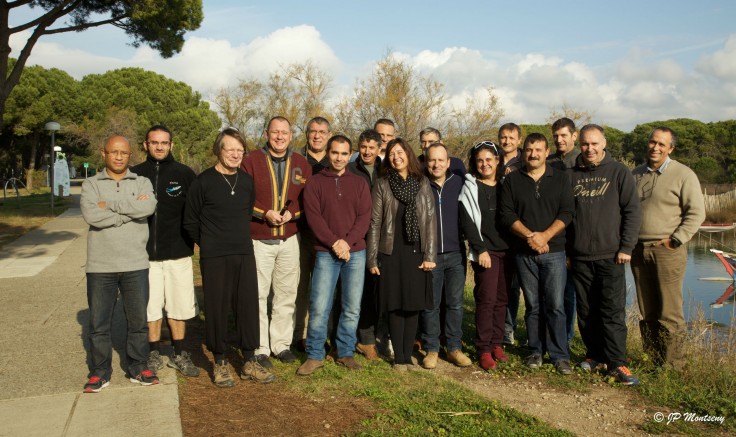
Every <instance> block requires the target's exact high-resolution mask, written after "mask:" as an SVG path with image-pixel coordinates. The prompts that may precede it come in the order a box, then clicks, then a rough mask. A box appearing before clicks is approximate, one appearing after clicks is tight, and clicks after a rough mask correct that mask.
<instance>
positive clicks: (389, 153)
mask: <svg viewBox="0 0 736 437" xmlns="http://www.w3.org/2000/svg"><path fill="white" fill-rule="evenodd" d="M552 131H553V136H554V142H555V145H556V152H555V154H554V155H550V153H549V144H548V142H547V139H546V138H545V137H544V136H543V135H541V134H538V133H532V134H529V135H528V136H527V137H526V138H524V140H523V143H522V131H521V128H520V127H519V126H518V125H516V124H513V123H508V124H505V125H503V126H501V128H500V129H499V134H498V144H497V143H495V142H493V141H481V142H479V143H477V144H475V145H473V146H472V147H471V148H470V150H469V153H468V157H467V165H468V167H467V171H466V167H465V164H464V163H463V161H462V160H460V159H458V158H456V157H452V156H450V153H449V150H448V148H447V147H446V146H445V145H444V144H443V143H442V138H441V134H440V132H439V131H438V130H436V129H434V128H427V129H424V130H423V131H422V132H421V133H420V138H419V140H420V144H421V149H422V153H421V154H420V155H419V156H418V157H417V156H416V155H415V153H414V151H413V148H412V147H411V145H410V144H409V142H408V141H407V140H405V139H403V138H401V137H398V136H397V135H396V125H395V123H394V122H393V121H391V120H389V119H379V120H378V121H377V122H376V123H375V125H374V128H373V129H368V130H366V131H364V132H362V133H361V134H360V136H359V137H358V139H357V145H356V146H357V147H353V142H352V141H351V139H350V138H348V137H347V136H344V135H339V134H338V135H332V133H331V129H330V123H329V121H328V120H327V119H325V118H323V117H315V118H313V119H312V120H310V121H309V122H308V124H307V126H306V137H307V145H306V146H305V148H304V150H302V151H301V153H298V152H297V151H295V150H294V149H293V148H292V147H291V142H292V135H293V129H292V126H291V124H290V122H289V120H287V119H286V118H284V117H280V116H277V117H273V118H272V119H271V120H270V121H269V122H268V124H267V127H266V129H265V131H264V137H265V145H264V146H263V147H262V148H260V149H257V150H253V151H250V152H249V153H246V152H247V148H246V143H245V140H244V138H243V137H242V135H241V134H240V133H239V132H238V131H237V130H236V129H233V128H226V129H223V130H222V131H221V132H220V133H219V135H218V136H217V138H216V139H215V141H214V145H213V154H214V155H215V157H216V158H217V162H216V164H215V165H214V166H213V167H211V168H208V169H207V170H205V171H203V172H202V173H201V174H200V175H199V176H195V174H194V172H193V171H192V170H191V169H189V168H188V167H187V166H185V165H183V164H181V163H178V162H176V161H175V160H174V158H173V155H172V154H171V150H172V148H173V147H174V143H173V138H172V133H171V131H170V130H169V129H168V128H166V127H165V126H162V125H156V126H153V127H151V128H150V129H149V130H148V132H147V133H146V138H145V141H144V143H143V147H144V149H145V150H146V152H147V159H146V161H145V162H143V163H141V164H139V165H137V166H135V167H132V168H130V169H129V168H128V162H129V159H130V156H131V146H130V144H129V143H128V141H127V140H126V139H125V138H124V137H121V136H113V137H111V138H110V139H108V141H107V142H106V144H105V146H104V148H103V151H102V154H103V157H104V160H105V169H104V170H103V171H101V172H99V173H98V174H97V175H95V176H94V177H92V178H90V179H88V180H86V181H85V182H84V184H83V186H82V200H81V208H82V213H83V216H84V218H85V220H86V221H87V223H88V224H89V225H90V232H89V237H88V260H87V267H86V271H87V294H88V302H89V308H90V332H89V337H90V372H89V375H88V381H87V383H86V384H85V387H84V391H85V392H99V391H100V390H102V389H103V388H104V387H106V386H107V385H108V384H109V380H110V376H111V373H112V365H111V364H112V363H111V361H112V360H111V359H112V346H111V341H110V328H111V322H112V312H113V308H114V304H115V301H116V299H117V297H118V293H119V295H120V298H121V300H122V301H123V305H124V307H125V315H126V319H127V329H128V336H127V346H126V355H127V366H128V368H127V373H128V375H129V376H130V380H131V381H132V382H136V383H140V384H143V385H151V384H157V383H158V378H157V376H156V371H158V370H160V369H161V368H163V367H164V361H165V358H166V357H164V354H162V353H161V347H160V341H161V328H162V324H163V323H162V322H163V315H164V311H165V314H166V319H167V323H168V327H169V330H170V333H171V342H172V346H173V349H174V351H173V352H174V353H173V355H172V356H170V357H168V359H167V360H166V361H167V362H168V366H169V367H172V368H175V369H177V370H178V371H179V372H180V373H181V374H182V375H184V376H196V375H198V374H199V369H198V368H197V367H196V366H195V365H194V364H193V363H192V360H191V355H190V353H189V351H187V350H185V349H186V348H185V343H184V341H185V334H186V324H185V321H186V320H188V319H191V318H192V317H195V316H196V315H197V314H198V312H199V308H198V306H197V300H196V298H195V295H194V286H193V279H192V278H193V273H192V270H193V268H192V258H191V256H192V254H193V248H194V244H195V243H196V244H197V245H198V246H199V249H200V269H201V274H202V288H203V292H204V304H205V312H206V316H205V328H206V346H207V348H208V349H209V351H210V352H211V353H212V354H213V357H214V371H213V374H214V383H215V385H216V386H218V387H232V386H234V385H235V379H234V378H233V375H232V372H231V365H230V363H228V360H227V355H228V346H227V341H226V340H227V338H228V324H229V319H228V317H229V315H230V314H231V313H232V314H233V315H234V322H235V330H236V338H237V347H238V348H239V349H240V350H241V353H242V359H243V365H242V368H240V369H239V370H240V371H239V374H240V377H241V378H242V379H250V380H253V381H256V382H259V383H270V382H272V381H274V380H275V379H276V377H275V375H274V374H273V373H272V371H271V369H272V367H273V364H272V363H271V358H272V357H273V358H276V359H278V360H280V361H282V362H285V363H292V362H295V361H297V357H296V356H295V355H294V353H293V351H292V349H297V350H301V351H303V352H305V353H306V356H307V359H306V360H305V361H304V362H303V363H301V365H300V367H299V368H298V370H297V375H300V376H306V375H310V374H312V373H314V372H315V371H316V370H317V369H319V368H320V367H322V366H323V363H324V361H325V359H327V358H330V359H333V360H334V361H335V363H337V364H338V365H341V366H344V367H346V368H347V369H350V370H360V369H361V368H362V367H361V365H360V364H359V363H358V362H357V361H356V360H355V352H356V351H357V352H358V353H360V354H362V355H364V356H365V358H366V359H368V360H378V359H380V357H379V352H380V353H381V354H383V355H384V356H388V357H390V359H392V360H393V368H394V369H395V370H397V371H406V370H408V369H411V368H413V367H414V365H415V364H414V363H415V361H413V359H412V358H413V357H412V355H413V351H414V347H415V343H417V342H420V344H421V347H422V348H423V349H424V351H425V354H424V356H423V358H422V360H421V365H422V366H423V367H424V368H427V369H433V368H435V367H436V366H437V363H438V358H439V354H440V346H441V343H443V342H444V345H445V346H446V359H447V360H448V361H449V362H451V363H453V364H455V365H457V366H460V367H467V366H470V365H471V364H472V360H471V359H470V358H469V357H468V356H467V355H466V354H465V353H464V352H463V350H462V336H463V331H462V325H463V312H464V311H463V301H464V286H465V278H466V266H467V261H468V260H469V261H470V265H471V267H472V269H473V276H474V282H475V286H474V290H473V294H474V298H475V322H476V323H475V324H476V331H475V345H476V350H477V354H478V362H479V365H480V367H481V368H483V369H485V370H492V369H495V368H496V367H497V365H498V364H497V363H498V362H505V361H507V360H508V357H507V356H506V354H505V352H504V347H503V345H504V344H505V343H506V344H508V343H513V342H514V329H515V325H516V313H517V311H518V305H519V295H520V290H521V291H523V294H524V302H525V305H526V311H525V322H526V327H527V338H528V345H527V346H528V349H529V350H530V354H529V356H528V357H526V359H525V364H526V365H527V366H529V367H530V368H537V367H539V366H541V365H542V362H543V358H544V356H545V354H548V355H549V359H550V361H551V362H552V364H553V365H554V366H555V368H556V370H557V371H558V372H560V373H561V374H570V373H572V366H571V363H570V352H569V341H570V339H571V338H572V334H571V331H572V333H574V320H575V314H576V313H577V318H578V326H579V329H580V333H581V337H582V339H583V342H584V343H585V346H586V349H587V352H586V357H585V359H584V360H583V361H582V362H581V363H580V368H581V369H583V370H584V371H589V372H592V371H606V372H609V373H610V374H611V375H612V376H614V377H615V378H616V379H617V380H618V381H619V382H621V383H623V384H627V385H632V384H638V379H637V378H636V377H635V376H633V375H632V374H631V372H630V371H629V369H628V362H627V358H626V336H627V330H626V322H625V316H626V286H625V276H624V265H625V264H626V263H629V262H630V263H631V267H632V271H633V273H634V278H635V281H636V288H637V295H638V303H639V309H640V312H641V314H642V318H643V320H642V322H641V325H640V327H641V332H642V338H643V341H644V347H645V349H646V351H647V352H649V353H650V354H651V356H652V357H653V358H654V360H655V362H658V363H665V362H667V363H670V364H672V365H675V366H678V367H679V366H681V365H682V360H683V357H682V351H681V349H680V347H679V345H680V343H681V341H680V336H681V335H682V333H683V331H684V316H683V309H682V280H683V276H684V269H685V263H686V256H687V253H686V250H685V247H684V243H686V242H687V241H688V240H690V238H691V237H692V235H694V233H695V232H696V231H697V229H698V226H699V225H700V223H701V222H702V221H703V218H704V206H703V199H702V195H701V194H700V186H699V183H698V180H697V177H696V176H695V174H694V173H693V172H692V171H691V170H690V169H689V168H687V167H686V166H684V165H682V164H680V163H678V162H677V161H675V160H673V159H671V158H670V157H669V155H670V154H671V153H672V151H673V150H674V148H675V145H676V138H675V134H674V132H672V131H671V130H670V129H668V128H666V127H660V128H657V129H655V130H654V131H653V132H652V134H651V136H650V139H649V145H648V155H647V156H648V161H647V163H646V164H643V165H642V166H640V167H637V168H636V169H635V170H634V171H633V173H632V172H631V171H629V170H628V169H627V168H626V167H625V166H623V165H622V164H620V163H618V162H616V161H615V160H614V159H613V158H612V157H611V156H610V155H609V154H608V153H607V152H606V139H605V134H604V129H603V128H601V127H600V126H597V125H594V124H589V125H586V126H584V127H583V128H582V129H580V132H578V131H577V129H576V127H575V125H574V123H573V122H572V121H571V120H570V119H567V118H563V119H560V120H558V121H557V122H555V123H554V124H553V125H552ZM578 136H579V144H580V147H579V149H578V148H577V147H576V146H575V143H576V141H577V140H578ZM520 146H521V147H520ZM356 149H357V152H356ZM659 179H662V180H661V181H659ZM657 181H659V184H657ZM466 241H467V243H468V246H467V250H466V243H465V242H466ZM441 340H442V341H441ZM328 343H329V346H328Z"/></svg>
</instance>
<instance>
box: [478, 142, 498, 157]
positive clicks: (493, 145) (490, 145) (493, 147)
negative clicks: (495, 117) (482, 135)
mask: <svg viewBox="0 0 736 437" xmlns="http://www.w3.org/2000/svg"><path fill="white" fill-rule="evenodd" d="M482 147H487V148H488V149H490V150H492V151H493V153H494V154H495V155H496V156H498V146H497V145H496V143H494V142H493V141H481V142H480V143H478V144H476V145H475V146H473V149H480V148H482Z"/></svg>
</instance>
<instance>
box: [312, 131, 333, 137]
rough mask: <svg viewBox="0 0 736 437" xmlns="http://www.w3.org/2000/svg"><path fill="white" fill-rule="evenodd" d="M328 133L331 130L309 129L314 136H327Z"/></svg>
mask: <svg viewBox="0 0 736 437" xmlns="http://www.w3.org/2000/svg"><path fill="white" fill-rule="evenodd" d="M328 133H329V132H327V131H326V130H310V131H309V135H312V136H316V135H319V136H321V137H326V136H327V134H328Z"/></svg>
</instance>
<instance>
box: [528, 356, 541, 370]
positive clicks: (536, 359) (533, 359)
mask: <svg viewBox="0 0 736 437" xmlns="http://www.w3.org/2000/svg"><path fill="white" fill-rule="evenodd" d="M524 365H525V366H527V367H528V368H530V369H539V368H540V367H542V356H541V355H539V354H531V355H529V356H528V357H526V359H525V360H524Z"/></svg>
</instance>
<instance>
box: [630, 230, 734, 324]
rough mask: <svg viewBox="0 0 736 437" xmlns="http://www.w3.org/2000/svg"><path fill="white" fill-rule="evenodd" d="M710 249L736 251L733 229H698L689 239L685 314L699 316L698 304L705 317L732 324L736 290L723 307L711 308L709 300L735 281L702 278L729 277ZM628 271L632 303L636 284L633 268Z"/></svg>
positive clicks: (712, 299)
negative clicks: (714, 230)
mask: <svg viewBox="0 0 736 437" xmlns="http://www.w3.org/2000/svg"><path fill="white" fill-rule="evenodd" d="M710 249H718V250H723V251H726V252H736V236H734V233H733V231H729V232H727V233H724V235H721V234H707V233H699V234H697V235H696V236H695V237H693V239H692V241H691V242H690V243H688V259H687V270H686V271H685V284H684V289H683V297H684V300H685V318H686V319H687V320H690V319H691V317H697V311H698V308H699V307H702V310H703V312H704V315H705V318H706V319H708V320H710V321H713V322H717V323H720V324H723V325H726V326H730V325H732V324H733V323H734V321H735V320H736V305H734V298H733V294H732V295H731V297H730V298H729V299H728V300H727V301H726V302H724V304H723V307H721V308H711V306H710V304H712V303H713V302H715V301H716V300H717V299H718V298H719V297H721V295H723V293H724V292H725V291H726V289H727V288H728V286H729V285H731V284H732V282H731V280H730V279H729V280H728V281H727V282H725V281H723V282H722V281H703V280H701V278H729V275H728V272H726V269H725V268H724V267H723V264H721V262H720V261H719V260H718V258H716V256H715V255H714V254H713V253H711V252H710ZM626 273H627V274H626V283H627V286H628V287H629V291H628V299H627V300H628V301H629V303H631V302H635V299H636V287H635V286H634V278H633V276H632V275H631V270H630V269H627V272H626Z"/></svg>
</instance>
